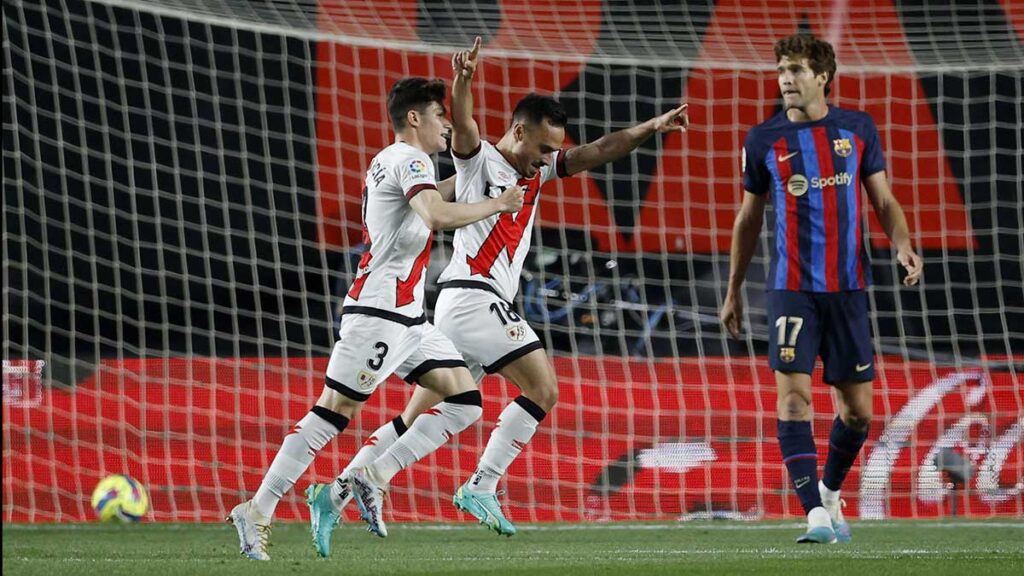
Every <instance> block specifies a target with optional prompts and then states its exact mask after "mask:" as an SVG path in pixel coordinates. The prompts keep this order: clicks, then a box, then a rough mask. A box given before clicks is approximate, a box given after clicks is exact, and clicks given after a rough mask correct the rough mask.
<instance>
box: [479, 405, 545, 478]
mask: <svg viewBox="0 0 1024 576" xmlns="http://www.w3.org/2000/svg"><path fill="white" fill-rule="evenodd" d="M545 416H547V412H545V411H544V410H543V409H542V408H541V407H540V406H537V404H535V403H534V402H533V401H532V400H530V399H529V398H527V397H526V396H519V397H518V398H516V399H515V400H514V401H513V402H512V403H511V404H509V405H508V406H506V407H505V410H503V411H502V412H501V416H499V417H498V422H497V424H495V425H494V430H493V431H492V432H491V438H490V439H489V440H488V441H487V448H486V449H485V450H484V455H483V456H481V457H480V464H479V465H478V466H477V468H476V472H474V473H473V477H472V478H470V483H469V485H470V489H471V490H473V491H474V492H483V493H486V494H493V493H494V491H495V490H496V489H497V488H498V480H500V479H501V477H502V476H504V475H505V471H507V470H508V467H509V466H510V465H511V464H512V461H513V460H515V459H516V457H517V456H519V453H520V452H522V451H523V448H525V447H526V443H527V442H529V441H530V438H533V435H534V433H535V432H537V426H538V425H540V423H541V421H542V420H544V417H545Z"/></svg>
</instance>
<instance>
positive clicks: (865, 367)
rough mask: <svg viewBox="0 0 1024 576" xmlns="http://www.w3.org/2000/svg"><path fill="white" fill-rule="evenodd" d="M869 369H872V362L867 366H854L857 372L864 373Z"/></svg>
mask: <svg viewBox="0 0 1024 576" xmlns="http://www.w3.org/2000/svg"><path fill="white" fill-rule="evenodd" d="M868 368H871V362H868V363H867V364H857V365H856V366H854V369H856V370H857V372H863V371H865V370H867V369H868Z"/></svg>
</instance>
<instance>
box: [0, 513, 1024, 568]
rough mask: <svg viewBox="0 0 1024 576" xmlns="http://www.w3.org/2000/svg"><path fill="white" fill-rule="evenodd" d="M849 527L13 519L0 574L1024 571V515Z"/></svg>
mask: <svg viewBox="0 0 1024 576" xmlns="http://www.w3.org/2000/svg"><path fill="white" fill-rule="evenodd" d="M851 525H852V527H853V530H854V543H852V544H846V545H838V544H837V545H831V546H812V545H798V544H795V543H794V541H793V540H794V538H795V537H796V536H797V535H798V534H799V533H800V532H801V529H802V528H801V526H800V525H799V524H797V523H795V522H786V523H777V522H776V523H770V522H765V523H751V524H746V523H727V522H693V523H684V524H679V523H671V524H668V523H666V524H631V523H621V524H573V525H564V524H552V525H532V526H531V525H523V526H521V527H520V528H521V531H520V533H519V534H518V535H516V536H515V537H513V538H503V537H498V536H497V535H495V534H493V533H491V532H487V531H485V530H484V529H483V528H481V527H478V526H476V525H469V524H452V525H415V524H393V525H391V526H390V528H391V530H390V531H391V535H390V537H389V538H387V539H386V540H381V539H379V538H375V537H373V536H371V535H370V534H368V533H367V532H366V531H365V530H363V529H362V527H361V526H359V525H354V524H347V525H343V526H341V527H339V528H338V529H337V531H336V532H335V534H334V540H333V544H334V554H333V556H332V557H331V558H329V559H321V558H317V557H316V556H315V554H314V552H313V548H312V545H311V544H310V540H309V533H308V530H307V527H306V525H305V524H297V523H289V524H284V523H282V524H280V525H277V526H275V527H274V530H273V537H272V539H271V543H272V546H271V548H270V550H269V552H270V554H271V556H272V557H273V559H272V560H271V561H270V562H266V563H259V562H252V561H249V560H246V559H244V558H242V557H240V556H239V554H238V542H237V539H236V536H235V530H234V528H233V527H231V526H229V525H226V524H224V525H216V524H140V525H134V526H119V525H100V524H71V525H68V524H57V525H54V524H48V525H12V524H5V525H4V526H3V574H5V575H6V574H16V575H21V574H26V575H30V574H40V575H43V574H45V575H48V576H49V575H58V576H76V575H79V574H100V575H103V576H116V575H121V574H124V575H133V576H136V575H144V576H158V575H165V574H166V575H174V574H182V575H185V574H188V575H192V574H214V575H216V576H231V575H236V574H237V575H244V576H257V575H260V574H298V575H301V576H313V575H317V574H324V575H331V576H339V575H347V574H380V575H397V574H530V575H531V576H534V575H544V574H551V575H557V576H569V575H572V574H581V575H586V576H598V575H604V574H607V575H615V576H621V575H623V574H642V575H645V576H649V575H661V574H738V573H750V574H786V575H790V574H806V575H811V576H813V575H817V574H820V575H822V576H833V575H839V574H853V575H856V576H880V575H883V574H928V575H930V576H935V575H938V574H956V575H958V576H989V575H992V574H1017V575H1020V574H1024V519H1016V520H1013V519H1011V520H998V521H996V520H993V521H980V522H965V521H959V522H953V521H947V522H907V521H893V522H854V523H853V524H851Z"/></svg>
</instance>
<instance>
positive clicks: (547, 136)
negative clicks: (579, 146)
mask: <svg viewBox="0 0 1024 576" xmlns="http://www.w3.org/2000/svg"><path fill="white" fill-rule="evenodd" d="M513 131H514V132H515V135H516V138H517V140H516V143H515V145H514V146H513V148H512V153H513V154H514V155H515V158H516V162H515V163H516V166H515V169H516V170H517V171H518V172H519V173H520V174H522V175H523V176H524V177H525V178H533V177H534V176H536V175H537V171H538V170H540V169H541V168H543V167H544V166H550V165H551V161H552V159H553V158H554V155H555V152H556V151H558V150H559V149H561V148H562V143H563V142H564V141H565V128H564V127H562V126H552V125H551V123H550V122H548V120H547V118H545V119H544V121H543V122H541V123H540V124H516V125H515V126H514V127H513Z"/></svg>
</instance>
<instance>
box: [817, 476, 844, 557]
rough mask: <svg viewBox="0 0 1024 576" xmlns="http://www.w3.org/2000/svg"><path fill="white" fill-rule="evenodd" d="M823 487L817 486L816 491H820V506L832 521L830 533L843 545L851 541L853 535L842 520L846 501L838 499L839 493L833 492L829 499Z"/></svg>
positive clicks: (821, 485) (822, 485)
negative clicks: (834, 534) (832, 496)
mask: <svg viewBox="0 0 1024 576" xmlns="http://www.w3.org/2000/svg"><path fill="white" fill-rule="evenodd" d="M824 486H825V485H824V484H821V483H819V484H818V489H819V490H821V505H822V506H824V507H825V511H827V512H828V516H829V518H830V519H831V520H832V531H833V532H835V533H836V542H841V543H844V544H845V543H847V542H849V541H851V540H853V535H852V534H851V533H850V525H849V524H847V522H846V519H845V518H843V508H846V500H843V499H842V498H840V497H839V492H833V493H832V494H834V496H835V497H834V498H829V497H828V496H827V495H826V490H827V489H825V488H824Z"/></svg>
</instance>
